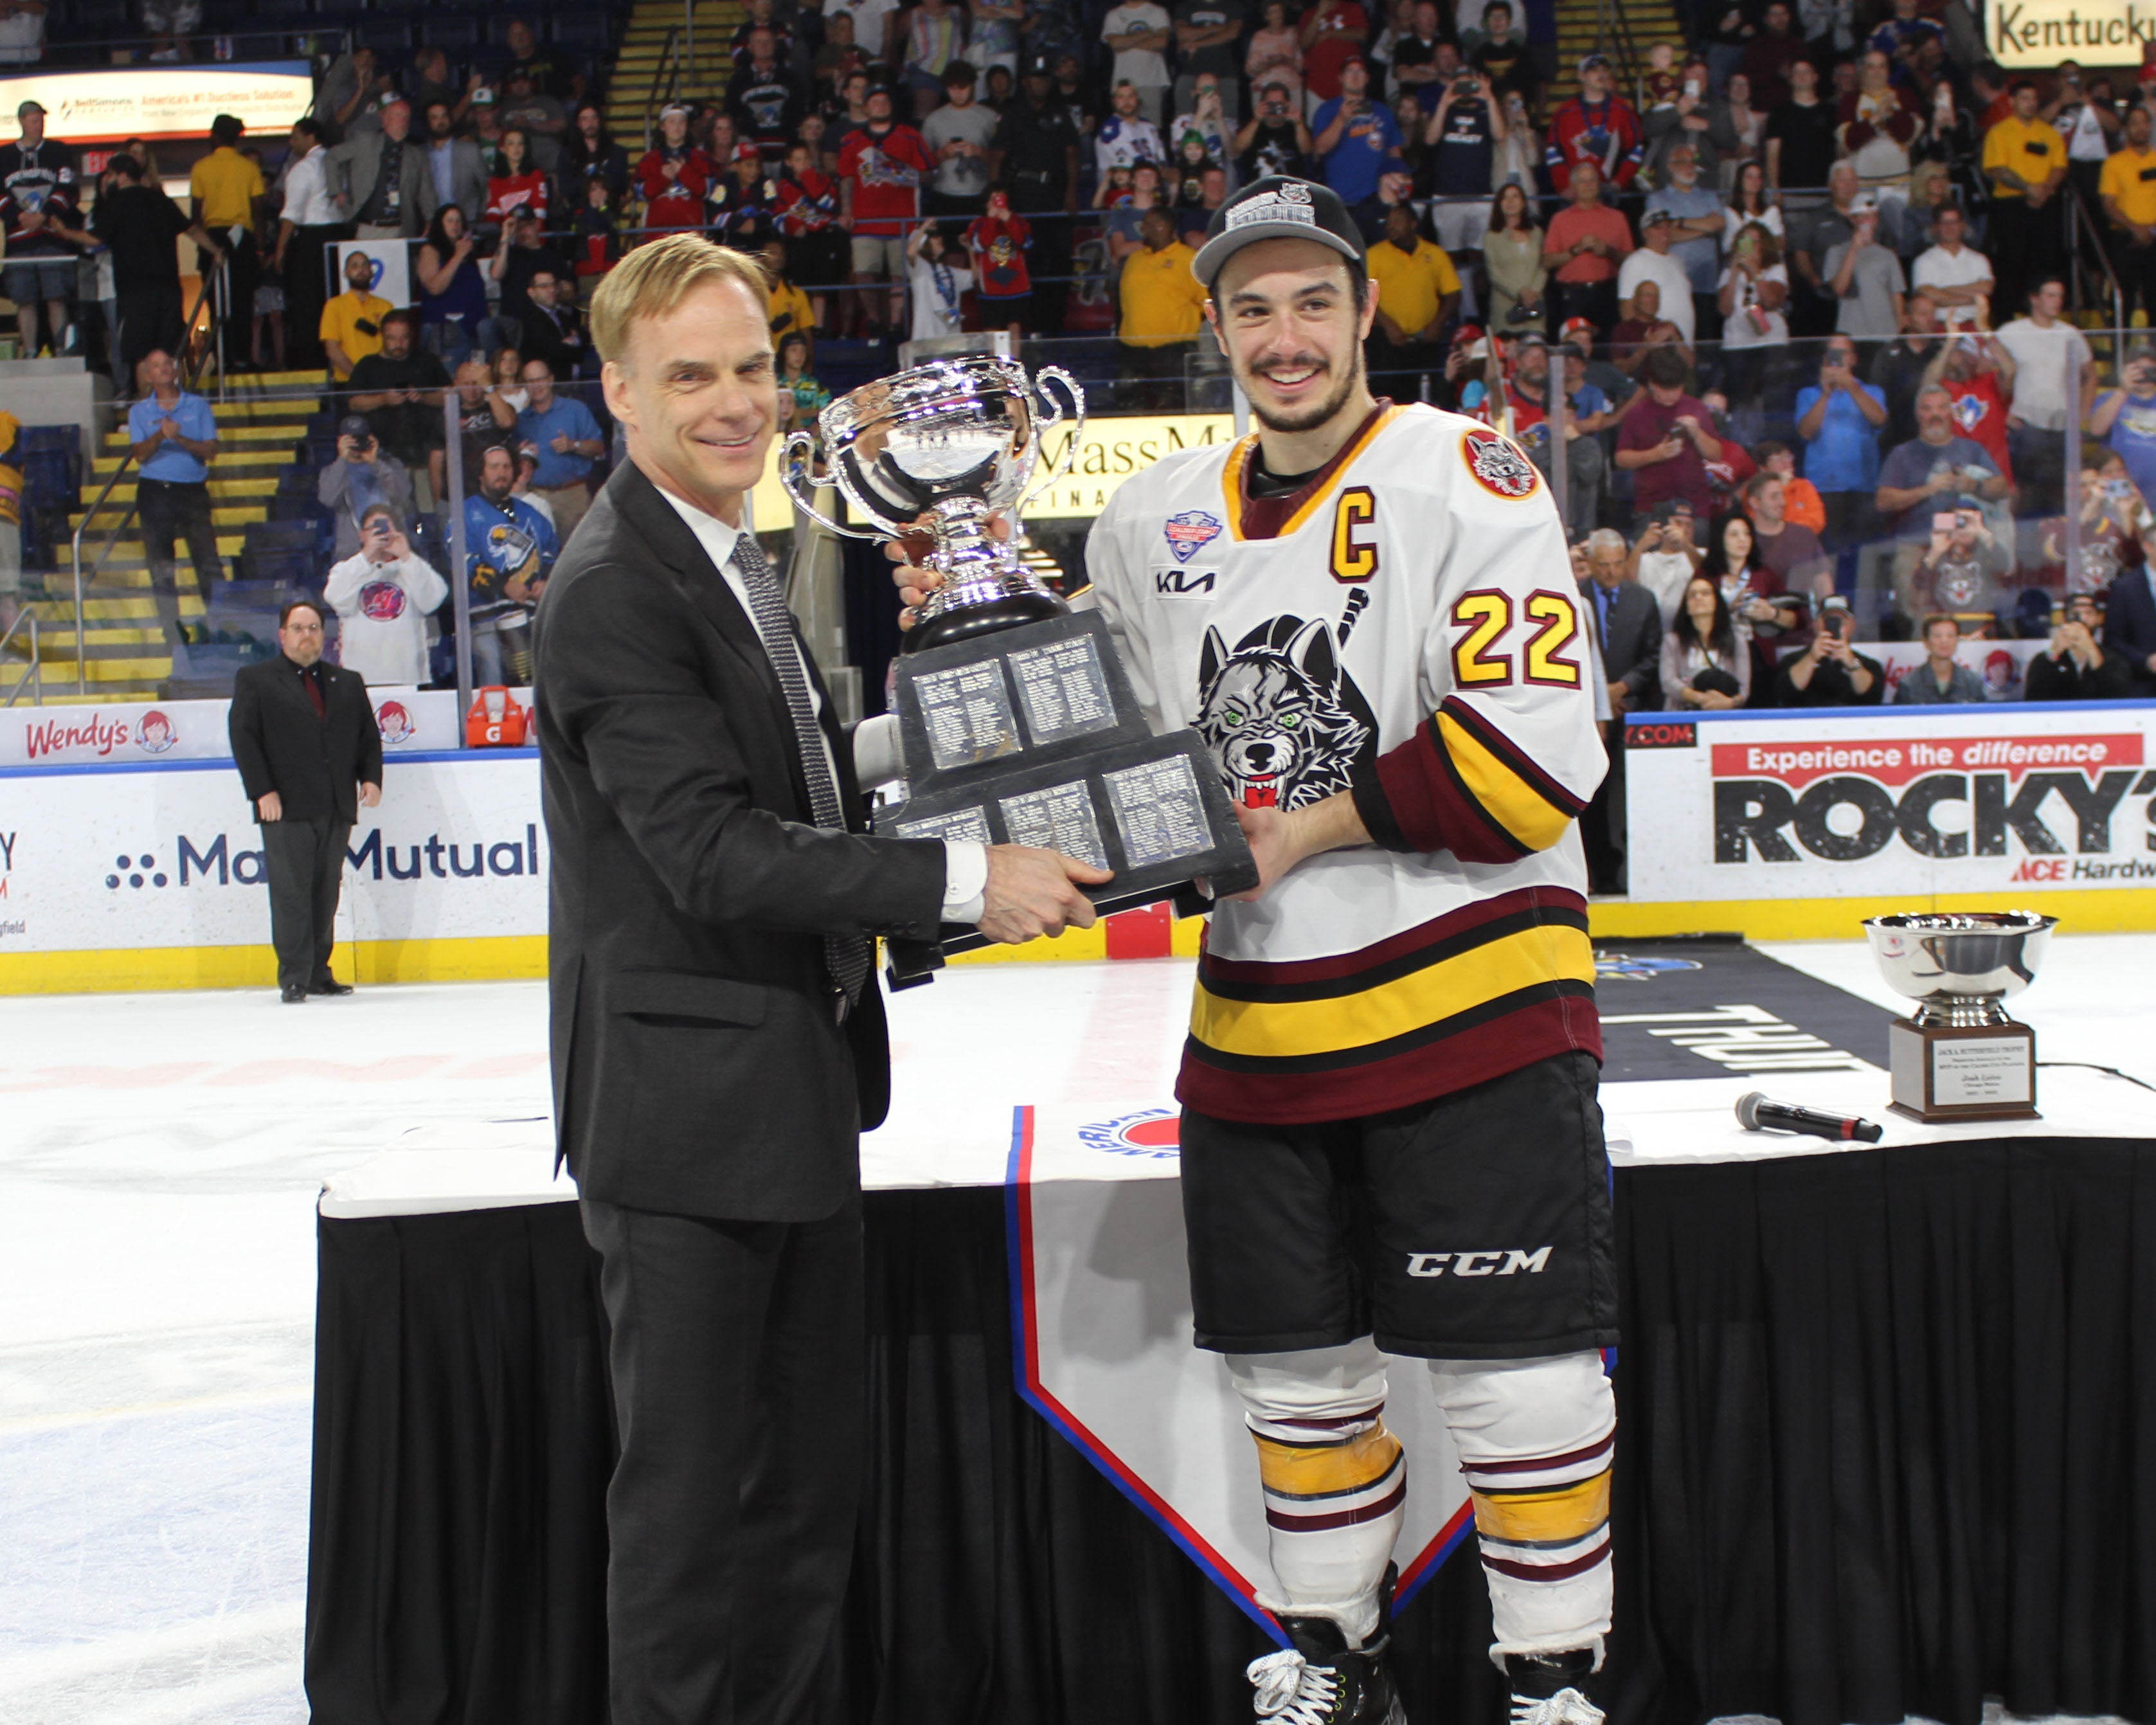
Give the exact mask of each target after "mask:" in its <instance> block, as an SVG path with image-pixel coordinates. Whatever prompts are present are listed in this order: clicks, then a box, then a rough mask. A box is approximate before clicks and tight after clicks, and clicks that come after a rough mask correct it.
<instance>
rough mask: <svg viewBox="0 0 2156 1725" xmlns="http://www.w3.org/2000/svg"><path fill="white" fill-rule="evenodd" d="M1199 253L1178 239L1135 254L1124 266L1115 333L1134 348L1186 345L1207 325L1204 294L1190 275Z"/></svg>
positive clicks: (1196, 280)
mask: <svg viewBox="0 0 2156 1725" xmlns="http://www.w3.org/2000/svg"><path fill="white" fill-rule="evenodd" d="M1197 255H1198V254H1197V253H1195V252H1193V251H1192V250H1191V249H1190V248H1189V247H1188V246H1187V245H1185V244H1183V242H1182V241H1181V240H1179V239H1178V240H1177V241H1176V242H1175V243H1174V244H1173V245H1167V246H1163V247H1162V248H1161V249H1160V250H1158V251H1154V250H1152V249H1151V248H1150V247H1147V248H1142V249H1140V250H1137V251H1135V252H1132V254H1131V255H1130V258H1129V260H1128V261H1127V262H1126V263H1125V264H1124V265H1123V282H1122V305H1123V318H1122V324H1121V325H1120V326H1118V327H1117V329H1116V334H1117V335H1118V336H1121V337H1122V340H1123V341H1124V344H1125V345H1126V346H1127V347H1165V346H1166V345H1167V344H1168V342H1170V341H1188V340H1189V339H1190V338H1191V337H1192V336H1194V335H1196V334H1197V333H1198V331H1199V328H1200V326H1203V324H1204V321H1205V311H1204V306H1205V290H1204V288H1203V287H1202V286H1200V285H1199V280H1198V278H1197V277H1196V276H1194V275H1192V274H1191V273H1190V265H1191V263H1192V261H1193V259H1195V258H1196V257H1197Z"/></svg>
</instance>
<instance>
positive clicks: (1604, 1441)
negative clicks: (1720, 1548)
mask: <svg viewBox="0 0 2156 1725" xmlns="http://www.w3.org/2000/svg"><path fill="white" fill-rule="evenodd" d="M1430 1375H1431V1378H1433V1380H1434V1381H1435V1387H1436V1391H1437V1399H1438V1403H1439V1405H1440V1406H1441V1407H1442V1408H1443V1409H1445V1423H1446V1425H1448V1426H1449V1427H1450V1430H1451V1433H1452V1442H1453V1447H1454V1448H1455V1450H1458V1451H1459V1454H1460V1471H1462V1472H1463V1473H1465V1474H1466V1476H1467V1486H1468V1490H1469V1491H1471V1493H1472V1494H1473V1497H1474V1502H1475V1528H1476V1535H1477V1538H1478V1540H1479V1543H1480V1544H1481V1550H1482V1569H1483V1574H1484V1578H1485V1579H1486V1580H1487V1581H1488V1583H1489V1584H1490V1609H1491V1618H1492V1620H1494V1623H1495V1626H1496V1637H1497V1639H1496V1645H1494V1646H1492V1647H1491V1650H1490V1651H1491V1657H1492V1658H1501V1656H1503V1655H1505V1654H1507V1653H1561V1652H1566V1651H1571V1650H1572V1649H1574V1648H1580V1647H1592V1648H1594V1650H1595V1655H1596V1658H1597V1661H1598V1662H1599V1659H1600V1656H1601V1650H1602V1638H1603V1637H1604V1635H1608V1634H1609V1611H1610V1593H1611V1586H1610V1567H1609V1466H1610V1459H1611V1457H1612V1456H1613V1455H1614V1453H1615V1450H1616V1441H1617V1408H1616V1401H1615V1398H1614V1396H1613V1395H1612V1394H1610V1389H1609V1377H1608V1375H1607V1374H1606V1373H1604V1371H1603V1369H1602V1356H1601V1355H1600V1354H1599V1353H1591V1352H1590V1353H1568V1354H1562V1355H1559V1356H1558V1357H1557V1358H1553V1359H1528V1360H1476V1361H1466V1360H1450V1361H1438V1360H1434V1361H1432V1362H1431V1363H1430Z"/></svg>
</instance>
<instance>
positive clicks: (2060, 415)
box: [1997, 317, 2089, 431]
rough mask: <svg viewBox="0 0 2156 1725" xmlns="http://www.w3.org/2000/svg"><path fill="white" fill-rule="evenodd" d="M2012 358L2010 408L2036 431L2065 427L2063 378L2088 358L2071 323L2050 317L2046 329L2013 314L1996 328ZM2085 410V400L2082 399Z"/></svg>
mask: <svg viewBox="0 0 2156 1725" xmlns="http://www.w3.org/2000/svg"><path fill="white" fill-rule="evenodd" d="M1997 339H1998V341H1999V346H2000V347H2004V348H2005V350H2006V351H2007V352H2008V353H2010V355H2012V356H2013V359H2014V400H2013V403H2012V407H2013V410H2014V412H2015V413H2016V414H2017V415H2019V416H2020V418H2021V419H2022V420H2023V421H2024V422H2025V423H2026V424H2030V425H2031V426H2033V427H2035V429H2037V430H2038V431H2064V430H2065V429H2066V378H2067V376H2068V374H2069V373H2070V372H2072V373H2076V374H2077V373H2078V372H2079V371H2080V369H2081V367H2082V366H2084V365H2086V364H2087V362H2088V360H2089V345H2088V343H2087V341H2085V340H2083V339H2082V332H2081V331H2079V330H2077V329H2076V328H2075V327H2074V326H2072V325H2071V324H2070V323H2066V322H2065V321H2062V320H2059V319H2054V320H2053V321H2052V323H2051V328H2049V329H2047V330H2044V329H2039V328H2037V327H2036V324H2035V320H2034V319H2033V318H2027V317H2017V318H2015V320H2014V321H2013V322H2011V323H2010V324H2008V325H2007V326H2005V328H2003V329H2001V330H2000V331H1999V332H1998V336H1997ZM2087 408H2088V403H2087V402H2083V403H2082V411H2083V412H2087Z"/></svg>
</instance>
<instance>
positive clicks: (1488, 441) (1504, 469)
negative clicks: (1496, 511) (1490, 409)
mask: <svg viewBox="0 0 2156 1725" xmlns="http://www.w3.org/2000/svg"><path fill="white" fill-rule="evenodd" d="M1460 454H1463V455H1465V456H1466V458H1467V470H1468V471H1469V472H1470V473H1471V474H1473V475H1475V477H1476V480H1478V481H1479V482H1480V483H1481V486H1482V489H1483V490H1486V491H1491V492H1494V493H1495V494H1496V495H1498V496H1500V497H1507V498H1512V499H1514V500H1517V499H1519V498H1522V497H1532V496H1533V495H1534V494H1535V487H1536V486H1537V485H1539V484H1541V483H1542V475H1540V474H1538V473H1537V472H1536V471H1535V465H1534V463H1533V462H1532V461H1530V460H1528V459H1527V457H1526V456H1525V455H1522V454H1521V453H1520V451H1519V449H1518V446H1517V445H1516V444H1514V443H1513V442H1512V439H1509V438H1507V437H1505V436H1503V435H1502V434H1500V433H1498V432H1495V431H1492V430H1491V429H1490V428H1489V427H1487V426H1486V425H1476V426H1472V427H1471V428H1470V429H1468V430H1467V431H1466V432H1464V433H1463V434H1461V436H1460Z"/></svg>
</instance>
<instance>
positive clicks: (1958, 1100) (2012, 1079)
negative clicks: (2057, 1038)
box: [1886, 1019, 2042, 1126]
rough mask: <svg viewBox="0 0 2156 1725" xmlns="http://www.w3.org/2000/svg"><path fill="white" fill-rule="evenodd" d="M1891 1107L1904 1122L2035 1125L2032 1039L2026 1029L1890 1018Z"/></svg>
mask: <svg viewBox="0 0 2156 1725" xmlns="http://www.w3.org/2000/svg"><path fill="white" fill-rule="evenodd" d="M1886 1048H1887V1058H1888V1065H1889V1071H1890V1073H1891V1075H1892V1093H1893V1098H1894V1099H1893V1101H1892V1102H1891V1103H1890V1104H1888V1106H1890V1107H1891V1108H1892V1110H1893V1111H1894V1112H1895V1113H1897V1114H1899V1115H1902V1116H1903V1117H1905V1118H1907V1119H1910V1120H1921V1121H1922V1122H1925V1123H1926V1124H1927V1125H1931V1126H1937V1125H1941V1124H1943V1123H1945V1122H1953V1121H1961V1120H2040V1119H2041V1118H2042V1116H2041V1115H2040V1114H2039V1113H2037V1111H2036V1033H2035V1031H2034V1030H2032V1029H2030V1028H2029V1026H2028V1025H2026V1024H2013V1023H2007V1024H1982V1025H1978V1026H1976V1027H1974V1028H1972V1029H1950V1028H1948V1026H1945V1025H1940V1024H1917V1022H1916V1021H1915V1020H1914V1019H1895V1020H1894V1021H1893V1022H1892V1024H1889V1025H1888V1026H1887V1027H1886Z"/></svg>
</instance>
